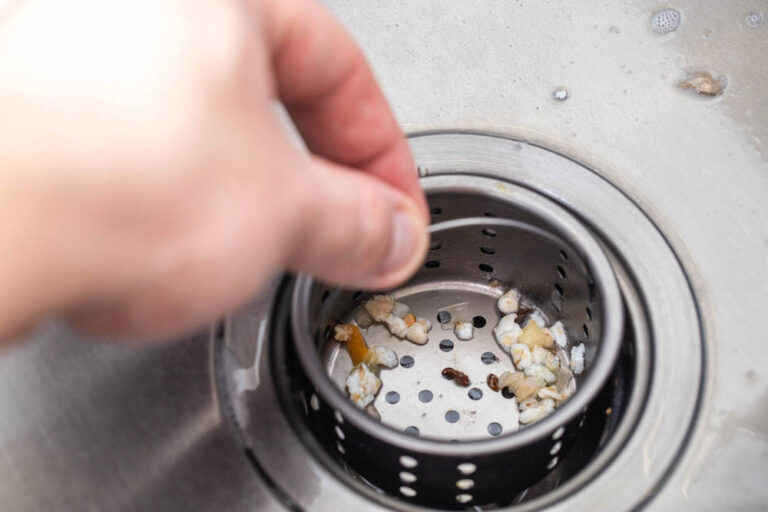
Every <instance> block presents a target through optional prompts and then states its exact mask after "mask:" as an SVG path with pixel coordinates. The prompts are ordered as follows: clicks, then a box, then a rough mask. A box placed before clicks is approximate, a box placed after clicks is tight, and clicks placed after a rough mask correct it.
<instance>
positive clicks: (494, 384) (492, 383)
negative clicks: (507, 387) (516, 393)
mask: <svg viewBox="0 0 768 512" xmlns="http://www.w3.org/2000/svg"><path fill="white" fill-rule="evenodd" d="M485 382H486V384H488V387H489V388H491V389H492V390H493V391H498V390H499V389H501V388H500V387H499V378H498V377H497V376H496V375H494V374H492V373H489V374H488V378H487V379H486V381H485Z"/></svg>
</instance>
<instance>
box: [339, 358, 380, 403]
mask: <svg viewBox="0 0 768 512" xmlns="http://www.w3.org/2000/svg"><path fill="white" fill-rule="evenodd" d="M346 385H347V393H349V399H350V400H351V401H352V403H353V404H355V405H356V406H358V407H360V408H361V409H365V407H367V406H368V404H370V403H372V402H373V399H374V398H376V394H378V392H379V390H380V389H381V379H379V377H378V376H376V374H375V373H373V372H372V371H371V369H370V368H368V365H367V364H365V363H360V364H358V365H356V366H355V367H354V368H352V371H351V372H349V375H348V376H347V380H346Z"/></svg>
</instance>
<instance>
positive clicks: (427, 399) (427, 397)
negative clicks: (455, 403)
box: [419, 389, 434, 404]
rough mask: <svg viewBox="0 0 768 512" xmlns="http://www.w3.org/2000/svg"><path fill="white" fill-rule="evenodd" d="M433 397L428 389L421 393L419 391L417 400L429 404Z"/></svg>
mask: <svg viewBox="0 0 768 512" xmlns="http://www.w3.org/2000/svg"><path fill="white" fill-rule="evenodd" d="M433 397H434V395H433V394H432V392H431V391H430V390H428V389H422V390H421V391H419V400H421V401H422V402H424V403H425V404H426V403H428V402H431V401H432V398H433Z"/></svg>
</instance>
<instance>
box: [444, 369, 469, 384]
mask: <svg viewBox="0 0 768 512" xmlns="http://www.w3.org/2000/svg"><path fill="white" fill-rule="evenodd" d="M442 374H443V377H445V378H446V379H448V380H452V381H453V382H455V383H456V384H457V385H459V386H461V387H463V388H465V387H467V386H469V376H467V374H466V373H464V372H460V371H459V370H457V369H455V368H444V369H443V371H442Z"/></svg>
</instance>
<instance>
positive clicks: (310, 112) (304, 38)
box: [262, 0, 426, 214]
mask: <svg viewBox="0 0 768 512" xmlns="http://www.w3.org/2000/svg"><path fill="white" fill-rule="evenodd" d="M262 6H263V9H264V12H263V14H264V19H263V21H264V23H265V30H267V32H268V33H269V41H270V45H271V53H272V59H273V69H274V73H275V86H276V90H277V95H278V96H279V98H280V100H282V102H283V103H284V104H285V107H286V109H287V110H288V113H289V114H290V116H291V119H293V122H294V123H295V124H296V127H297V128H298V130H299V132H300V133H301V135H302V137H303V138H304V141H305V142H306V144H307V147H308V148H309V150H310V151H312V152H313V153H315V154H316V155H320V156H323V157H325V158H327V159H329V160H333V161H334V162H337V163H340V164H344V165H347V166H350V167H355V168H358V169H362V170H364V171H366V172H368V173H371V174H373V175H374V176H377V177H378V178H380V179H382V180H384V181H386V182H388V183H390V184H391V185H392V186H394V187H396V188H398V189H400V190H402V191H404V192H405V193H406V194H408V195H409V196H410V197H412V198H413V199H414V201H416V202H417V204H418V205H419V206H420V207H421V208H422V210H423V211H424V212H425V214H426V202H425V200H424V195H423V193H422V191H421V188H420V187H419V184H418V177H417V175H416V170H415V165H414V163H413V158H412V156H411V153H410V150H409V148H408V144H407V142H406V140H405V137H404V136H403V133H402V131H401V130H400V127H399V126H398V124H397V121H396V120H395V118H394V115H393V114H392V111H391V110H390V108H389V105H388V104H387V101H386V100H385V99H384V95H383V94H382V92H381V89H380V88H379V86H378V84H377V83H376V79H375V78H374V76H373V72H372V71H371V69H370V67H369V66H368V63H367V62H366V60H365V57H364V56H363V53H362V51H361V50H360V48H359V47H358V46H357V45H356V44H355V42H354V40H353V39H352V38H351V36H350V35H349V34H348V33H347V31H346V30H345V29H344V27H343V26H342V25H341V24H340V23H339V22H338V21H337V20H336V19H335V18H334V17H333V15H332V14H331V13H330V12H329V11H328V10H326V9H325V8H324V7H323V6H322V5H320V4H319V3H317V2H316V1H315V0H291V1H285V2H283V1H266V2H263V3H262Z"/></svg>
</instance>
